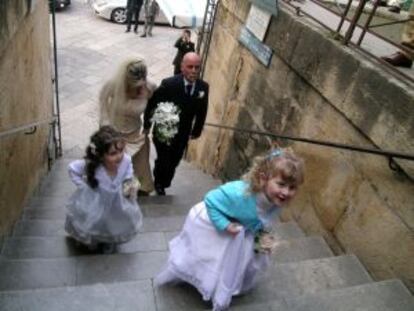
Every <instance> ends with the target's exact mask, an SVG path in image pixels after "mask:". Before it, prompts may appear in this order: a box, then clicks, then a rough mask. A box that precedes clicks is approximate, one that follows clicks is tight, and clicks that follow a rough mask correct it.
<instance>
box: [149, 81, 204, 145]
mask: <svg viewBox="0 0 414 311" xmlns="http://www.w3.org/2000/svg"><path fill="white" fill-rule="evenodd" d="M195 83H196V85H195V89H194V92H193V94H192V96H189V95H187V94H186V93H185V87H184V78H183V75H182V74H179V75H175V76H173V77H170V78H167V79H164V80H163V81H162V82H161V85H160V86H159V87H158V88H157V89H156V90H155V92H154V94H153V96H152V97H151V99H150V100H149V102H148V105H147V108H146V109H145V113H144V129H150V128H151V121H150V120H151V117H152V114H153V112H154V110H155V108H156V107H157V105H158V103H161V102H173V103H174V104H175V105H176V106H177V107H178V108H179V110H180V123H179V127H178V133H177V135H176V136H175V138H174V139H173V142H172V145H175V144H179V145H182V144H186V143H187V141H188V139H189V138H190V136H191V137H192V138H197V137H199V136H200V135H201V131H202V130H203V126H204V121H205V119H206V115H207V106H208V91H209V85H208V83H206V82H205V81H203V80H201V79H197V81H196V82H195Z"/></svg>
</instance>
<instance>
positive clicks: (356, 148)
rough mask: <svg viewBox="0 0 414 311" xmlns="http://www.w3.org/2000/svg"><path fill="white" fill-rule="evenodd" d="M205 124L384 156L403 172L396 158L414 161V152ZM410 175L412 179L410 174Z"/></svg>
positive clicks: (392, 165)
mask: <svg viewBox="0 0 414 311" xmlns="http://www.w3.org/2000/svg"><path fill="white" fill-rule="evenodd" d="M205 125H206V126H210V127H215V128H220V129H226V130H231V131H234V132H241V133H246V134H249V135H261V136H267V137H269V138H273V139H282V140H291V141H296V142H302V143H308V144H313V145H319V146H324V147H330V148H336V149H342V150H348V151H354V152H362V153H367V154H374V155H378V156H384V157H386V158H388V165H389V167H390V168H391V169H392V170H394V171H398V172H401V173H404V171H403V170H402V169H401V168H400V167H399V166H398V165H397V164H396V163H395V161H394V159H402V160H408V161H414V154H410V153H405V152H398V151H390V150H381V149H377V148H366V147H360V146H355V145H348V144H342V143H337V142H332V141H324V140H317V139H311V138H305V137H295V136H289V135H282V134H274V133H270V132H263V131H257V130H249V129H243V128H237V127H232V126H227V125H220V124H214V123H209V122H206V123H205ZM404 174H405V173H404ZM408 177H409V178H410V179H412V178H411V177H410V176H408Z"/></svg>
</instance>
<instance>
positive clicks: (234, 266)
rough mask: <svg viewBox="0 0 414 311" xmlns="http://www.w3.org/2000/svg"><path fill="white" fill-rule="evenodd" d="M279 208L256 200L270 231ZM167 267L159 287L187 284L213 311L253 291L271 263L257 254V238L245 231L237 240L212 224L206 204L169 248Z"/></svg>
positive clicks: (192, 213) (196, 208)
mask: <svg viewBox="0 0 414 311" xmlns="http://www.w3.org/2000/svg"><path fill="white" fill-rule="evenodd" d="M278 210H279V208H277V207H276V206H274V205H272V204H271V203H270V202H269V201H268V200H267V199H266V198H265V197H264V196H263V195H258V196H257V211H258V216H259V218H260V220H261V221H262V223H263V224H264V226H265V227H266V228H270V226H271V225H272V224H273V222H274V220H275V218H276V217H277V216H276V215H277V211H278ZM169 248H170V256H169V259H168V262H167V265H166V267H165V268H164V269H163V271H162V272H161V273H160V274H159V275H158V276H157V277H156V279H155V283H156V285H158V286H160V285H163V284H166V283H178V282H182V281H184V282H187V283H189V284H191V285H193V286H194V287H195V288H196V289H197V290H198V291H199V292H200V293H201V295H202V296H203V299H204V300H206V301H208V300H211V301H212V303H213V310H214V311H220V310H226V309H227V308H228V306H229V305H230V303H231V299H232V296H234V295H238V294H242V293H244V292H246V291H248V290H250V289H252V288H253V287H254V286H255V285H256V284H257V282H258V280H259V279H260V276H261V275H262V273H263V272H264V271H265V270H266V268H267V267H268V265H269V263H270V258H269V255H267V254H263V253H258V254H256V253H255V252H254V235H253V234H252V233H251V232H250V231H246V230H244V229H242V231H241V232H240V233H239V234H238V235H237V236H235V237H233V236H231V235H230V234H228V233H226V232H219V231H217V230H216V228H215V227H214V225H213V224H212V223H211V221H210V219H209V216H208V214H207V209H206V206H205V204H204V202H201V203H198V204H197V205H195V206H194V207H192V208H191V210H190V212H189V214H188V216H187V219H186V221H185V224H184V227H183V229H182V231H181V232H180V234H179V235H178V236H177V237H175V238H174V239H173V240H172V241H171V242H170V244H169Z"/></svg>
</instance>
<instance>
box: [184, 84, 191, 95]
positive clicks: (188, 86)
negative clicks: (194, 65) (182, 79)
mask: <svg viewBox="0 0 414 311" xmlns="http://www.w3.org/2000/svg"><path fill="white" fill-rule="evenodd" d="M192 88H193V85H192V84H187V85H186V86H185V93H186V94H187V95H188V96H191V89H192Z"/></svg>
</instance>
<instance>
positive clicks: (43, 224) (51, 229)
mask: <svg viewBox="0 0 414 311" xmlns="http://www.w3.org/2000/svg"><path fill="white" fill-rule="evenodd" d="M184 220H185V217H184V216H175V217H172V216H170V217H146V218H145V219H144V222H143V225H142V227H141V228H140V232H166V231H178V230H181V228H182V226H183V224H184ZM64 225H65V222H64V220H63V219H62V220H61V219H59V220H49V219H24V220H20V221H18V222H17V223H16V225H15V227H14V230H13V234H12V235H13V236H14V237H22V236H26V237H27V236H59V235H66V233H65V230H64ZM291 230H292V229H291Z"/></svg>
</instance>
